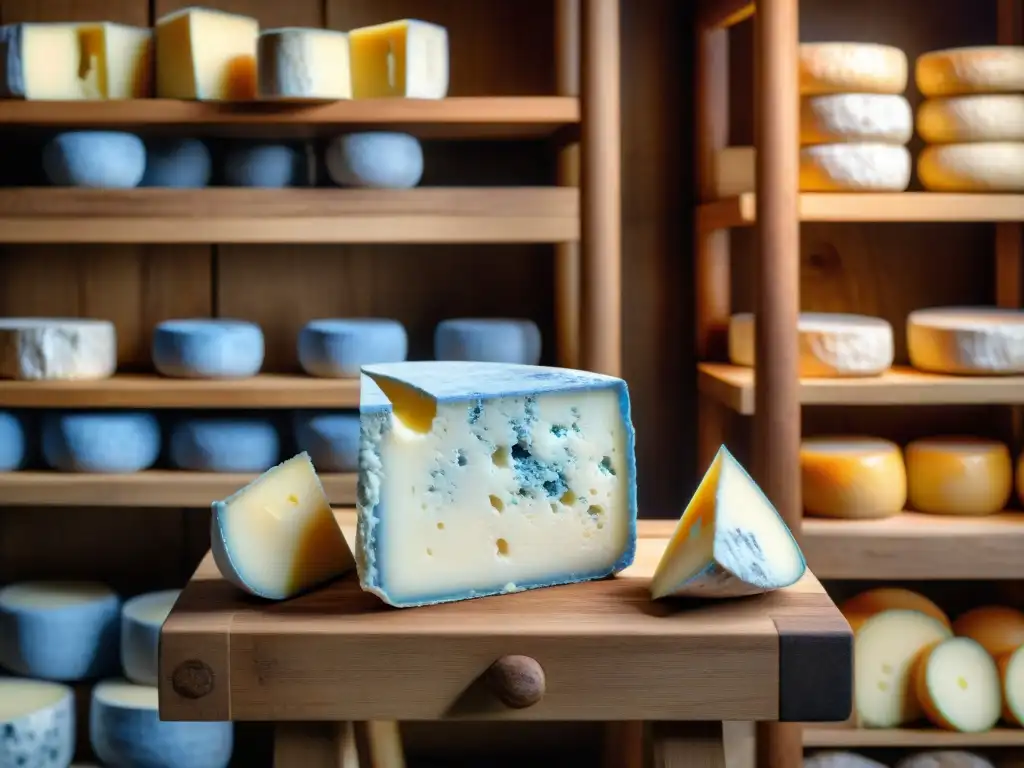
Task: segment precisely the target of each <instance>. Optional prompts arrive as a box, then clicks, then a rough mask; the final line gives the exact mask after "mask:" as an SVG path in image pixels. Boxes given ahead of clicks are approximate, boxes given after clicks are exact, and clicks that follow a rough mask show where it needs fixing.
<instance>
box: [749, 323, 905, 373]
mask: <svg viewBox="0 0 1024 768" xmlns="http://www.w3.org/2000/svg"><path fill="white" fill-rule="evenodd" d="M797 333H798V335H799V342H798V343H799V355H800V357H799V372H800V375H801V376H807V377H834V376H876V375H878V374H880V373H882V372H883V371H885V370H887V369H888V368H889V367H890V366H891V365H892V359H893V338H892V326H891V325H889V323H887V322H886V321H885V320H882V319H880V318H877V317H866V316H864V315H845V314H839V313H829V312H802V313H801V314H800V318H799V321H798V325H797ZM754 354H755V342H754V315H753V314H752V313H750V312H740V313H737V314H735V315H733V316H732V317H730V318H729V360H730V361H731V362H732V364H733V365H743V366H747V367H753V366H754V365H755V362H756V361H755V356H754Z"/></svg>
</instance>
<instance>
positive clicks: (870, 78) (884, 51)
mask: <svg viewBox="0 0 1024 768" xmlns="http://www.w3.org/2000/svg"><path fill="white" fill-rule="evenodd" d="M799 67H800V93H801V95H809V94H818V93H903V92H904V91H905V90H907V80H908V72H909V69H910V67H909V64H908V62H907V55H906V54H905V53H904V52H903V51H901V50H900V49H899V48H893V47H892V46H889V45H878V44H875V43H802V44H801V45H800V60H799Z"/></svg>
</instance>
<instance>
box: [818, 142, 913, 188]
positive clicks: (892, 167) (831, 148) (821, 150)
mask: <svg viewBox="0 0 1024 768" xmlns="http://www.w3.org/2000/svg"><path fill="white" fill-rule="evenodd" d="M912 167H913V161H912V159H911V157H910V152H909V150H907V148H906V147H901V146H895V145H892V144H878V143H872V144H865V143H855V144H816V145H814V146H812V147H803V148H802V149H801V150H800V191H801V192H903V191H904V190H905V189H906V188H907V187H908V186H909V185H910V175H911V170H912Z"/></svg>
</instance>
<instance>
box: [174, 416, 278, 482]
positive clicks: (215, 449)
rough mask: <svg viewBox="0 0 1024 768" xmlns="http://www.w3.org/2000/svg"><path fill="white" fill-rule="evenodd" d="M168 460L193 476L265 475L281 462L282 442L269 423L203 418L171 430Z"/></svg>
mask: <svg viewBox="0 0 1024 768" xmlns="http://www.w3.org/2000/svg"><path fill="white" fill-rule="evenodd" d="M168 458H169V459H170V463H171V464H172V465H173V466H174V467H176V468H177V469H184V470H189V471H191V472H246V473H253V472H263V471H265V470H268V469H270V468H271V467H272V466H274V465H275V464H277V462H278V460H279V459H280V458H281V439H280V437H279V436H278V433H277V428H276V427H275V425H274V424H273V423H272V422H271V421H270V420H269V419H256V418H253V419H249V418H240V417H223V418H221V417H201V416H200V417H195V418H189V419H183V420H182V421H179V422H178V423H176V424H175V425H174V426H173V427H171V436H170V439H169V441H168Z"/></svg>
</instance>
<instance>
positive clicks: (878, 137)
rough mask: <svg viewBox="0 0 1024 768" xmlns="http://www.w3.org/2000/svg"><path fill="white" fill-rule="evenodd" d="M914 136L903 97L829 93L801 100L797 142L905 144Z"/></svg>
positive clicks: (909, 114)
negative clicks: (798, 140) (798, 139)
mask: <svg viewBox="0 0 1024 768" xmlns="http://www.w3.org/2000/svg"><path fill="white" fill-rule="evenodd" d="M913 135H914V112H913V110H912V109H911V108H910V102H909V101H907V100H906V98H905V97H903V96H897V95H893V94H879V93H830V94H824V95H821V96H805V97H804V98H802V99H801V100H800V143H801V144H803V145H810V144H837V143H842V142H847V141H867V142H878V143H881V144H906V143H907V142H908V141H910V138H911V136H913Z"/></svg>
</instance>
